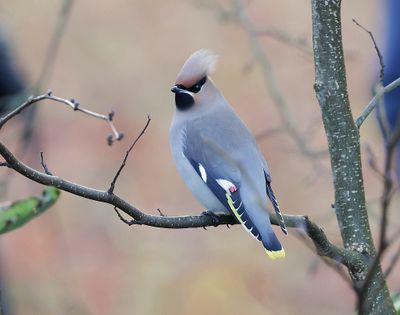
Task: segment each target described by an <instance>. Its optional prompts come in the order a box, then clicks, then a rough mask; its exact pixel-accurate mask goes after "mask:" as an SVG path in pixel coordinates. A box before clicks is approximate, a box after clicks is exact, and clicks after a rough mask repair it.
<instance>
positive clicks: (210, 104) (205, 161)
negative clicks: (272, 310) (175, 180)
mask: <svg viewBox="0 0 400 315" xmlns="http://www.w3.org/2000/svg"><path fill="white" fill-rule="evenodd" d="M215 63H216V56H215V55H214V54H212V53H211V52H210V51H208V50H205V49H202V50H199V51H196V52H195V53H194V54H193V55H191V56H190V57H189V59H188V60H186V62H185V63H184V65H183V66H182V69H181V70H180V72H179V74H178V76H177V78H176V84H175V85H174V86H173V87H172V89H171V91H172V92H173V93H175V104H176V111H175V115H174V118H173V121H172V125H171V129H170V143H171V148H172V154H173V157H174V159H175V162H176V166H177V168H178V171H179V173H180V175H181V176H182V178H183V180H184V182H185V183H186V185H187V186H188V188H189V190H190V191H191V192H192V193H193V195H194V196H195V197H196V198H197V199H198V200H199V201H200V202H201V203H202V204H203V205H204V206H205V207H206V208H207V209H208V210H209V211H207V214H209V215H212V216H214V217H215V218H217V215H218V214H231V215H233V216H234V217H235V218H236V219H237V221H238V222H239V223H241V224H242V226H243V227H244V228H245V229H246V230H247V231H248V232H249V233H250V234H251V235H252V236H253V237H254V238H255V239H257V240H258V241H260V242H262V244H263V246H264V248H265V251H266V253H267V254H268V256H269V257H270V258H272V259H275V258H283V257H284V256H285V251H284V249H283V247H282V245H281V244H280V242H279V240H278V238H277V237H276V235H275V233H274V231H273V229H272V226H271V222H270V220H269V215H268V211H267V196H268V197H269V199H270V201H271V203H272V206H273V208H274V209H275V212H276V214H277V216H278V218H279V223H280V227H281V229H282V231H283V232H284V233H285V234H287V230H286V227H285V223H284V221H283V218H282V215H281V211H280V209H279V206H278V202H277V200H276V198H275V195H274V193H273V191H272V188H271V177H270V172H269V168H268V166H267V163H266V162H265V160H264V157H263V155H262V154H261V152H260V149H259V148H258V146H257V144H256V141H255V139H254V137H253V136H252V134H251V133H250V131H249V130H248V129H247V127H246V126H245V125H244V123H243V122H242V121H241V120H240V118H239V117H238V116H237V115H236V113H235V112H234V111H233V109H232V108H231V106H230V105H229V103H228V102H227V101H226V100H225V98H224V96H223V95H222V93H221V92H220V91H219V90H218V88H217V87H216V86H215V84H214V82H213V80H212V79H211V77H210V74H211V73H212V71H213V69H214V66H215Z"/></svg>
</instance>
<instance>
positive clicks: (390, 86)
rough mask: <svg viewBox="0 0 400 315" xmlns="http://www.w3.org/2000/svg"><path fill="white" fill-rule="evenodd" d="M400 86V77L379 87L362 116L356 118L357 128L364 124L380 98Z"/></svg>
mask: <svg viewBox="0 0 400 315" xmlns="http://www.w3.org/2000/svg"><path fill="white" fill-rule="evenodd" d="M399 86H400V78H397V79H396V80H394V81H393V82H391V83H389V84H388V85H386V86H385V87H382V88H381V89H378V91H377V93H376V94H375V96H374V97H373V98H372V99H371V100H370V101H369V103H368V105H367V106H366V107H365V108H364V110H363V111H362V113H361V114H360V116H358V118H357V119H356V120H355V124H356V126H357V128H360V127H361V125H362V124H363V122H364V120H365V119H366V118H367V117H368V115H369V114H370V113H371V112H372V111H373V110H374V108H375V107H376V105H377V104H378V103H379V100H380V98H381V97H383V95H385V94H386V93H389V92H391V91H393V90H394V89H395V88H397V87H399Z"/></svg>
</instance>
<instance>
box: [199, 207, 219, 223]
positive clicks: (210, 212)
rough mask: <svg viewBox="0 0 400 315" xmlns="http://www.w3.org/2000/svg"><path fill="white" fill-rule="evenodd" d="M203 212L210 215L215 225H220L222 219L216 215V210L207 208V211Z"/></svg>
mask: <svg viewBox="0 0 400 315" xmlns="http://www.w3.org/2000/svg"><path fill="white" fill-rule="evenodd" d="M201 214H202V215H205V216H208V217H210V218H211V219H212V221H213V226H218V225H219V224H220V221H221V220H220V218H219V216H218V215H216V214H215V213H214V212H212V211H210V210H207V211H203V212H202V213H201Z"/></svg>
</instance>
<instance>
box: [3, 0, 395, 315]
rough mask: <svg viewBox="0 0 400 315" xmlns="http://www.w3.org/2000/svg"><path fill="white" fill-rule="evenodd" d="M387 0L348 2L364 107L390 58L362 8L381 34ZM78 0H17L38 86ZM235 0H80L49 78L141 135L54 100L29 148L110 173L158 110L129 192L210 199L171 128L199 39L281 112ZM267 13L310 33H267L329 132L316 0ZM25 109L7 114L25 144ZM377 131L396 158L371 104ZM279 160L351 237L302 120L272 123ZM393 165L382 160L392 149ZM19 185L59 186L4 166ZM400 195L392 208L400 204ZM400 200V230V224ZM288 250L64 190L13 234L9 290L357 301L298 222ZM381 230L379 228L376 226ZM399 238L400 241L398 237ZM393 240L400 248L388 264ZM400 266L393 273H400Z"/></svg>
mask: <svg viewBox="0 0 400 315" xmlns="http://www.w3.org/2000/svg"><path fill="white" fill-rule="evenodd" d="M380 3H381V2H380V1H377V0H376V1H374V0H367V1H366V0H352V1H344V3H343V33H344V45H345V55H346V61H347V64H346V66H347V75H348V85H349V93H350V100H351V104H352V109H353V113H354V114H355V115H357V114H358V113H360V112H361V110H362V108H363V107H364V106H365V105H366V104H367V102H368V100H369V99H370V97H371V92H370V87H371V84H372V83H373V82H374V74H375V72H376V70H377V69H378V62H377V57H376V54H375V51H374V49H373V45H372V44H371V41H370V38H369V37H368V35H367V34H366V33H365V32H363V31H362V30H360V28H358V27H357V26H355V25H354V23H353V22H352V18H355V19H357V20H358V21H359V22H360V23H361V24H363V25H364V26H366V27H367V28H369V29H370V30H372V31H373V32H374V33H376V34H377V37H379V34H380V32H381V31H382V27H381V24H382V20H383V19H382V16H381V5H380ZM61 7H62V1H61V0H60V1H49V0H42V1H39V0H33V1H21V0H15V1H1V2H0V23H1V27H2V28H3V29H4V30H5V31H6V32H7V34H8V36H9V38H10V39H11V41H12V51H13V55H14V56H15V57H16V59H17V62H18V65H19V68H20V69H21V71H22V72H23V74H24V78H25V80H26V82H27V83H28V84H29V85H30V86H32V85H34V83H35V82H36V80H37V79H38V76H39V73H40V71H41V68H42V66H43V63H44V61H45V55H46V50H47V47H48V44H49V41H50V37H51V35H52V33H53V32H54V29H55V27H56V25H57V23H58V20H59V18H60V8H61ZM231 9H232V4H231V2H230V1H220V2H214V1H213V0H191V1H177V0H169V1H160V0H154V1H136V0H130V1H128V0H115V1H94V0H91V1H90V0H89V1H75V2H74V4H73V8H72V11H71V14H70V17H69V20H68V25H67V27H66V30H65V34H64V35H63V37H62V42H61V45H60V48H59V54H58V56H57V60H56V63H55V65H54V67H53V69H52V75H51V79H50V81H49V83H48V84H47V85H48V86H45V87H43V88H44V90H47V89H48V88H51V89H53V91H54V94H55V95H57V96H61V97H65V98H75V99H77V100H78V101H80V103H81V105H82V106H83V107H86V108H88V109H91V110H94V111H97V112H100V113H108V112H109V111H110V110H111V109H113V110H115V112H116V115H115V124H116V126H117V128H118V129H119V130H120V131H122V132H124V133H125V139H124V140H123V141H121V142H118V143H115V144H114V145H113V146H111V147H109V146H108V145H107V143H106V137H107V135H108V134H109V133H110V131H109V128H108V126H107V125H106V124H105V123H104V122H102V121H99V120H96V119H93V118H90V117H87V116H85V115H82V114H80V113H76V112H73V111H72V110H70V109H69V108H67V107H65V106H63V105H60V104H57V103H51V102H44V103H42V104H40V105H38V106H39V107H40V109H39V113H38V117H37V120H36V122H35V136H34V140H33V142H32V143H31V145H30V146H29V149H28V150H25V153H24V154H23V155H21V156H20V158H21V159H22V160H23V161H25V162H27V163H29V164H30V165H32V166H33V167H36V168H38V169H40V164H39V161H40V160H39V152H40V151H44V153H45V159H46V164H47V165H48V167H49V168H50V170H51V171H52V172H53V173H54V174H56V175H58V176H60V177H63V178H66V179H68V180H71V181H73V182H77V183H80V184H83V185H88V186H91V187H95V188H99V189H105V188H107V187H108V185H109V183H110V181H111V179H112V177H113V176H114V174H115V172H116V170H117V168H118V166H119V164H120V162H121V160H122V158H123V156H124V154H125V151H126V149H127V148H128V147H129V145H130V143H131V141H132V140H133V139H134V138H135V137H136V135H137V134H138V133H139V131H140V130H141V129H142V127H143V126H144V124H145V122H146V116H147V114H150V115H151V117H152V122H151V125H150V127H149V129H148V131H147V132H146V134H145V136H144V138H142V139H141V141H140V142H139V143H138V144H137V146H136V147H135V149H134V151H133V154H132V155H131V157H130V159H129V162H128V165H127V167H126V168H125V170H124V172H123V174H122V176H121V177H120V180H119V182H118V185H117V188H116V193H117V194H119V195H120V196H122V197H123V198H125V199H126V200H128V201H130V202H131V203H132V204H134V205H135V206H136V207H138V208H139V209H141V210H143V211H145V212H147V213H151V214H157V213H158V212H157V208H160V209H161V210H162V211H163V213H165V214H166V215H179V214H195V213H199V212H201V211H203V210H204V209H203V208H202V206H201V205H200V204H199V203H198V202H197V201H196V200H195V199H194V198H193V197H192V196H191V195H190V193H189V192H188V190H187V189H186V187H185V186H184V185H183V183H182V181H181V179H180V178H179V176H178V174H177V172H176V170H175V167H174V164H173V161H172V160H171V156H170V149H169V142H168V129H169V124H170V121H171V118H172V115H173V112H174V109H175V108H174V98H173V95H172V94H171V92H170V87H171V86H172V84H173V83H174V79H175V76H176V74H177V72H178V70H179V69H180V67H181V65H182V63H183V62H184V60H185V59H186V58H187V57H188V56H189V55H190V54H191V53H192V52H193V51H195V50H197V49H199V48H203V47H205V48H210V49H212V50H214V51H215V52H216V53H218V54H219V55H220V59H219V64H218V67H217V71H216V72H215V74H214V76H213V77H214V80H215V82H216V84H217V85H218V86H219V87H220V89H221V90H222V91H223V92H224V94H225V97H226V98H227V99H228V100H229V101H230V102H231V104H232V106H233V107H234V108H235V110H236V111H237V112H238V114H239V115H240V116H241V117H242V118H243V120H244V121H245V122H246V124H247V125H248V126H249V128H250V129H251V130H252V131H253V133H254V134H256V135H258V134H261V133H262V132H263V131H265V130H267V129H269V128H274V127H279V126H280V124H281V120H280V118H279V115H278V112H277V109H276V106H275V105H274V103H273V100H272V98H271V96H270V95H269V93H268V92H267V89H266V85H265V80H264V77H263V73H262V71H261V69H260V67H259V64H258V63H257V61H256V60H254V58H253V54H252V51H251V48H250V46H249V41H248V34H247V33H246V32H245V31H244V29H243V27H242V26H241V25H240V24H238V23H237V21H235V19H233V18H232V16H231V15H230V14H229V11H230V10H231ZM246 10H247V14H248V15H249V16H250V18H251V19H252V21H253V23H254V24H255V25H256V27H257V29H258V30H260V31H263V30H279V31H280V32H283V34H287V35H290V37H292V38H294V39H296V40H300V42H301V43H302V45H303V47H304V49H298V48H296V47H295V46H293V45H292V44H288V43H284V42H282V41H279V40H276V38H273V37H271V36H261V37H260V38H259V40H260V42H261V44H262V45H263V49H264V52H265V54H266V56H268V58H269V59H270V61H271V62H272V64H273V71H274V73H275V75H276V77H277V80H278V83H279V87H280V89H281V90H282V92H283V94H284V96H285V99H286V101H287V103H288V106H289V107H290V111H291V114H292V115H293V117H294V118H295V121H296V123H297V124H298V127H299V128H300V130H303V131H304V136H305V137H306V139H307V140H308V141H309V143H310V146H311V147H312V148H315V149H324V148H325V147H326V142H325V137H324V132H323V127H322V124H321V121H320V111H319V107H318V103H317V101H316V99H315V96H314V92H313V76H314V68H313V60H312V55H311V54H309V53H308V52H307V51H311V12H310V3H309V1H299V0H285V1H273V0H267V1H259V0H253V1H249V2H247V3H246ZM21 128H22V127H21V124H20V123H19V122H17V121H15V122H12V123H10V124H9V125H7V128H5V129H4V130H2V139H3V140H4V141H5V142H6V143H7V144H8V145H9V146H10V147H12V148H13V147H15V145H16V143H15V142H16V141H17V139H18V137H17V135H18V131H19V130H20V129H21ZM361 136H362V141H363V145H365V144H369V146H370V147H372V149H373V150H374V152H375V154H376V156H377V159H378V163H381V162H382V157H383V150H382V144H381V138H380V135H379V131H378V128H377V126H376V123H375V121H374V119H373V118H372V117H371V118H369V119H368V121H367V122H365V124H364V125H363V127H362V130H361ZM258 142H259V145H260V147H261V149H262V151H263V152H264V154H265V156H266V158H267V160H268V162H269V165H270V168H271V169H272V176H273V186H274V189H275V192H276V194H277V197H278V199H279V200H280V204H281V207H282V209H284V212H286V213H289V214H306V215H309V216H310V217H311V218H312V219H313V220H315V221H316V222H318V223H319V224H320V225H321V226H322V227H323V228H324V230H325V232H326V233H327V235H328V237H329V238H330V239H331V240H332V241H333V242H335V243H338V244H340V243H341V239H340V235H339V232H338V227H337V223H336V220H335V215H334V211H333V209H332V208H331V203H332V202H333V191H332V185H331V180H332V178H331V175H330V173H329V162H328V160H327V159H324V158H323V159H310V158H309V157H307V156H305V155H304V154H302V153H301V152H300V150H299V148H298V146H297V144H296V143H295V142H294V141H293V139H292V138H291V137H290V136H288V134H287V133H285V132H281V133H275V134H273V135H272V136H268V137H262V138H260V139H259V141H258ZM366 157H367V155H366V154H365V150H363V161H364V174H365V186H366V193H367V199H368V207H369V212H370V216H371V224H372V226H373V229H374V231H375V232H376V228H377V227H378V222H379V196H380V193H381V190H382V183H381V181H380V179H379V178H377V176H375V175H374V173H373V172H372V171H371V170H370V168H369V166H368V163H367V161H366ZM380 165H382V164H380ZM0 171H1V173H0V175H1V176H2V177H3V178H6V181H7V182H8V184H9V186H8V189H7V194H5V195H4V194H3V196H2V200H3V201H7V200H14V199H18V198H22V197H25V196H27V195H32V194H39V193H40V191H41V190H42V188H43V187H41V186H40V185H38V184H35V183H32V182H29V181H28V180H26V179H24V178H22V177H21V176H20V175H17V174H14V173H11V172H9V171H7V170H4V169H2V170H0ZM398 205H399V203H398V200H395V201H394V204H393V205H392V209H393V210H396V208H398ZM399 226H400V221H399V219H398V216H396V215H394V213H393V215H392V216H391V226H390V231H391V232H393V231H396V230H398V228H399ZM277 232H278V234H279V236H280V238H281V239H282V242H283V244H284V246H285V249H286V253H287V258H286V259H285V260H281V261H270V260H268V259H267V258H266V256H265V254H264V252H263V250H262V248H261V247H260V245H259V244H258V243H256V242H254V240H253V239H252V238H250V237H248V235H247V234H246V233H244V232H243V230H242V228H240V227H239V226H234V227H231V228H230V229H228V228H225V227H219V228H209V229H208V230H207V231H205V230H203V229H190V230H166V229H155V228H150V227H145V226H134V227H128V226H127V225H125V224H123V223H122V222H121V221H120V220H119V219H118V217H117V216H116V214H115V212H114V210H113V209H112V207H110V206H108V205H103V204H100V203H96V202H93V201H89V200H84V199H82V198H78V197H75V196H73V195H70V194H67V193H63V194H62V195H61V197H60V200H59V202H58V203H57V204H56V206H55V207H53V208H52V209H50V210H49V211H48V212H46V213H45V214H43V215H42V216H40V217H39V218H38V219H36V220H34V221H32V222H30V223H29V224H28V225H26V226H24V227H23V228H21V229H19V230H16V231H13V232H11V233H8V234H6V235H2V237H1V239H0V264H1V265H0V272H1V276H0V277H1V282H2V296H3V300H5V302H6V304H7V306H8V308H9V310H10V314H18V315H36V314H41V315H44V314H77V315H79V314H82V315H84V314H96V315H106V314H141V315H147V314H194V315H195V314H254V315H257V314H264V315H265V314H309V315H311V314H323V315H333V314H352V313H353V310H354V302H355V297H354V295H353V293H352V290H351V289H350V287H349V286H348V284H347V283H346V282H345V281H344V280H343V279H342V278H341V277H340V276H339V275H338V274H337V273H336V272H335V271H334V270H332V269H331V268H330V267H327V266H326V265H325V264H324V263H323V262H322V261H321V260H320V259H319V258H318V257H316V256H315V254H314V253H313V251H312V250H310V249H309V248H308V247H307V246H306V245H305V244H304V241H302V240H301V239H300V238H299V237H297V236H296V233H295V232H294V231H290V232H289V236H287V237H284V236H283V235H282V234H281V233H280V232H279V231H278V230H277ZM375 234H376V233H375ZM395 247H396V246H395ZM392 254H393V252H392V251H389V252H387V254H386V256H385V259H384V266H387V264H388V262H389V260H390V258H391V256H392ZM399 269H400V267H399V266H397V268H396V270H395V271H394V272H393V273H392V274H391V276H390V278H389V286H390V287H391V289H392V290H395V289H399V288H400V285H399V277H400V270H399Z"/></svg>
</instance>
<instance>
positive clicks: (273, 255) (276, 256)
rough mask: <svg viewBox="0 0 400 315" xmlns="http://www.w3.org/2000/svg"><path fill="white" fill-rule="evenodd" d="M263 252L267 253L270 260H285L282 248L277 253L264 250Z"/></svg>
mask: <svg viewBox="0 0 400 315" xmlns="http://www.w3.org/2000/svg"><path fill="white" fill-rule="evenodd" d="M265 252H266V253H267V255H268V257H269V258H271V259H272V260H275V259H279V258H285V250H284V249H283V248H282V249H281V250H278V251H271V250H267V249H265Z"/></svg>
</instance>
